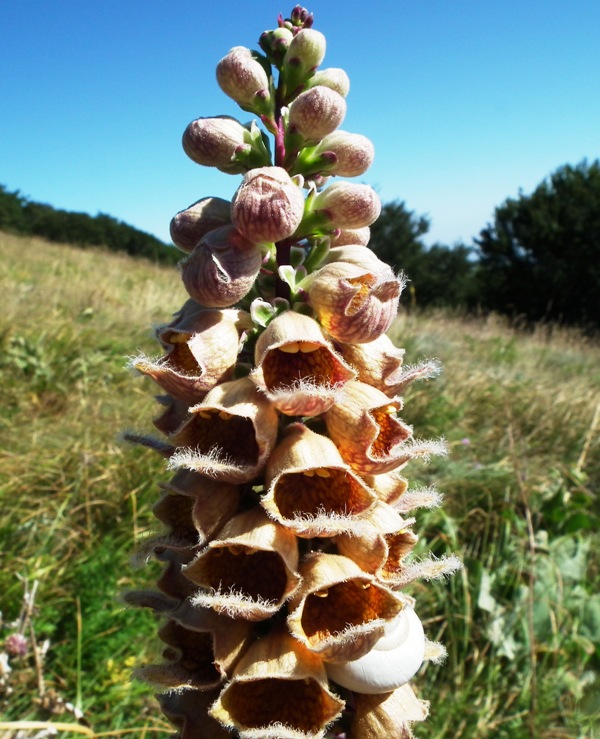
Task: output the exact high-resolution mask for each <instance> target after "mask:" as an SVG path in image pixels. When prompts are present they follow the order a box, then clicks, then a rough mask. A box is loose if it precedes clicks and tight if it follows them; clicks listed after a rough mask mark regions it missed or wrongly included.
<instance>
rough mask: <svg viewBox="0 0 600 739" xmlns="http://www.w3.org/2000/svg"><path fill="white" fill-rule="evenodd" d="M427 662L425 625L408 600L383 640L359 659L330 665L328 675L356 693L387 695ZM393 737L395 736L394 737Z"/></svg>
mask: <svg viewBox="0 0 600 739" xmlns="http://www.w3.org/2000/svg"><path fill="white" fill-rule="evenodd" d="M424 658H425V634H424V632H423V624H422V623H421V621H420V619H419V617H418V616H417V614H416V613H415V612H414V610H413V608H412V599H407V600H406V602H405V603H404V607H403V608H402V610H401V611H400V612H399V613H398V615H397V616H396V617H395V618H394V619H392V620H391V621H390V622H388V623H387V624H386V628H385V631H384V634H383V636H382V637H381V638H380V639H379V640H378V641H377V642H376V643H375V644H374V645H373V647H372V648H371V649H370V650H369V651H368V652H367V653H366V654H364V655H362V656H361V657H359V658H358V659H355V660H352V661H348V662H337V663H329V664H327V665H326V669H327V675H328V677H329V678H331V679H332V680H333V681H334V682H336V683H337V684H338V685H341V686H342V687H343V688H347V689H348V690H352V691H353V692H356V693H366V694H369V695H375V694H379V693H387V692H389V691H391V690H394V689H396V688H399V687H401V686H402V685H404V684H406V683H407V682H408V681H409V680H411V679H412V678H413V677H414V676H415V674H416V672H417V670H418V669H419V667H421V665H422V664H423V660H424ZM390 736H395V735H394V734H392V735H390Z"/></svg>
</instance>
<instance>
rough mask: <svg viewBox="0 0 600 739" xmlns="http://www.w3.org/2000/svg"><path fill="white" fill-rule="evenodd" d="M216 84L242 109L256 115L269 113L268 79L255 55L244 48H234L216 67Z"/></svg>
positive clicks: (270, 105) (270, 104)
mask: <svg viewBox="0 0 600 739" xmlns="http://www.w3.org/2000/svg"><path fill="white" fill-rule="evenodd" d="M217 82H218V83H219V86H220V88H221V89H222V90H223V92H224V93H225V94H226V95H229V97H230V98H232V99H233V100H235V102H236V103H237V104H238V105H240V106H241V107H242V108H244V109H246V110H253V111H256V112H257V113H268V112H270V111H271V108H272V103H271V93H270V83H269V77H268V75H267V73H266V71H265V68H264V67H263V66H262V64H261V63H260V62H259V61H258V60H257V58H256V55H255V54H253V53H252V52H251V51H250V49H247V48H246V47H245V46H234V48H233V49H231V51H230V52H229V53H228V54H227V55H226V56H224V57H223V59H221V61H220V62H219V63H218V64H217Z"/></svg>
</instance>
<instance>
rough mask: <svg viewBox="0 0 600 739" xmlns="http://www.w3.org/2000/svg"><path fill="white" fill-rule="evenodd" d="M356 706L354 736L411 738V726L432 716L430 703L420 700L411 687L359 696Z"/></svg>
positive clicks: (356, 697) (372, 738)
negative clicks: (429, 715)
mask: <svg viewBox="0 0 600 739" xmlns="http://www.w3.org/2000/svg"><path fill="white" fill-rule="evenodd" d="M354 704H355V713H354V718H353V721H352V727H351V731H352V736H353V737H369V739H390V737H392V736H393V737H398V738H399V739H400V737H402V739H411V737H412V736H413V733H412V731H411V728H410V725H411V723H413V722H414V721H425V720H426V718H427V716H428V714H429V702H428V701H423V700H419V699H418V698H417V697H416V695H415V694H414V692H413V690H412V688H411V687H410V685H408V684H405V685H402V686H401V687H400V688H396V690H393V691H391V692H387V693H381V694H378V695H365V694H362V693H355V694H354Z"/></svg>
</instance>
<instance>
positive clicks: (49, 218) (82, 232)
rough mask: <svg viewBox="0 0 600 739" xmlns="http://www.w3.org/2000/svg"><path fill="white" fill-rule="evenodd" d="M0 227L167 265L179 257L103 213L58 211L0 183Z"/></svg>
mask: <svg viewBox="0 0 600 739" xmlns="http://www.w3.org/2000/svg"><path fill="white" fill-rule="evenodd" d="M0 230H2V231H8V232H9V233H15V234H22V235H26V236H40V237H42V238H44V239H48V240H49V241H56V242H60V243H65V244H75V245H77V246H82V247H88V246H103V247H106V248H107V249H110V250H111V251H124V252H127V254H131V255H132V256H136V257H145V258H146V259H151V260H152V261H154V262H160V263H166V264H174V263H176V262H178V261H179V260H180V259H181V252H179V251H178V250H177V249H174V248H173V247H169V246H167V244H165V243H164V242H162V241H161V240H160V239H157V238H156V237H155V236H152V235H151V234H147V233H144V232H143V231H139V230H138V229H137V228H134V227H133V226H130V225H128V224H127V223H124V222H123V221H119V220H117V219H116V218H113V217H112V216H109V215H106V214H105V213H98V215H96V216H90V215H88V214H87V213H74V212H71V211H67V210H60V209H58V208H53V207H52V206H51V205H46V204H45V203H36V202H33V201H31V200H29V199H28V198H26V197H24V196H23V195H21V194H20V193H19V191H15V192H9V191H8V190H7V188H6V187H5V186H4V185H0Z"/></svg>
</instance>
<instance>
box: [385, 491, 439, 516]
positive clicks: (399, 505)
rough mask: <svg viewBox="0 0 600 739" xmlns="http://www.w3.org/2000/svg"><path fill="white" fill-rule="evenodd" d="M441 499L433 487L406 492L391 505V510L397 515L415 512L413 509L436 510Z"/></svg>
mask: <svg viewBox="0 0 600 739" xmlns="http://www.w3.org/2000/svg"><path fill="white" fill-rule="evenodd" d="M443 497H444V496H443V495H442V494H441V493H438V491H437V490H436V489H435V487H433V486H431V487H426V488H417V489H416V490H407V491H406V492H405V493H403V494H402V495H401V496H400V497H399V498H398V500H396V501H395V502H394V503H392V508H394V510H396V511H398V513H408V512H409V511H413V510H415V508H426V509H431V508H437V507H438V506H440V505H441V503H442V500H443Z"/></svg>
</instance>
